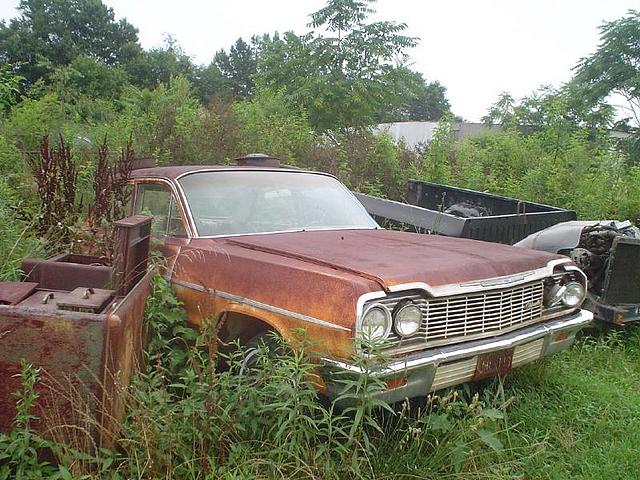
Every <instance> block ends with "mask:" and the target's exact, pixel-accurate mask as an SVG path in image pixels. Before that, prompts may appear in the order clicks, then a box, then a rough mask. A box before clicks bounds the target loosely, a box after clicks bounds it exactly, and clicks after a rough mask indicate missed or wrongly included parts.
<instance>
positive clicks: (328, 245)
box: [225, 230, 564, 290]
mask: <svg viewBox="0 0 640 480" xmlns="http://www.w3.org/2000/svg"><path fill="white" fill-rule="evenodd" d="M225 243H227V244H232V245H234V246H237V247H241V248H244V249H249V250H254V251H260V252H265V253H268V254H272V255H279V256H282V257H288V258H291V259H295V260H299V261H304V262H308V263H309V264H316V265H319V266H323V267H329V268H332V269H335V270H340V271H343V272H347V273H351V274H355V275H358V276H360V277H364V278H367V279H369V280H373V281H375V282H377V283H378V284H380V286H381V287H382V288H383V289H385V290H389V288H390V287H393V286H395V285H400V284H407V283H416V282H421V283H427V284H428V285H431V286H439V285H447V284H454V283H462V282H469V281H473V280H483V279H488V278H495V277H502V276H508V275H513V274H516V273H521V272H526V271H530V270H534V269H537V268H541V267H545V266H546V265H547V264H548V262H549V261H551V260H554V259H558V258H564V257H561V256H559V255H554V254H549V253H546V252H538V251H533V250H529V249H524V248H515V247H511V246H508V245H501V244H497V243H489V242H481V241H478V240H468V239H461V238H452V237H444V236H439V235H424V234H416V233H408V232H399V231H390V230H342V231H335V230H334V231H304V232H292V233H278V234H268V235H248V236H241V237H235V238H233V239H227V240H226V241H225Z"/></svg>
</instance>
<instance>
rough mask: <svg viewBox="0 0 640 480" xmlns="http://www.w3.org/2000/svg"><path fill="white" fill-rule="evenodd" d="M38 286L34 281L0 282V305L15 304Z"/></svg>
mask: <svg viewBox="0 0 640 480" xmlns="http://www.w3.org/2000/svg"><path fill="white" fill-rule="evenodd" d="M37 286H38V284H37V283H35V282H0V305H15V304H16V303H20V302H21V301H22V300H24V299H25V298H27V297H28V296H29V295H31V294H32V293H33V291H34V290H35V289H36V287H37Z"/></svg>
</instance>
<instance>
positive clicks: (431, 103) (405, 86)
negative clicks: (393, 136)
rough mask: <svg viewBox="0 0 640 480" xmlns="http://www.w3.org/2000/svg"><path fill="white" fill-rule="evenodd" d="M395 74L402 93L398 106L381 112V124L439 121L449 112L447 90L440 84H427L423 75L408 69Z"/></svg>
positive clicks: (403, 68) (404, 68)
mask: <svg viewBox="0 0 640 480" xmlns="http://www.w3.org/2000/svg"><path fill="white" fill-rule="evenodd" d="M395 74H396V80H395V81H396V82H397V85H398V90H399V93H400V97H399V101H398V105H397V106H396V107H395V108H391V109H385V110H383V111H381V112H379V115H380V116H379V118H378V120H379V121H380V122H381V123H385V122H406V121H438V120H440V119H441V118H442V116H443V115H445V114H446V113H447V112H449V110H450V108H451V105H450V104H449V100H447V97H446V92H447V89H446V87H445V86H444V85H442V84H441V83H440V82H438V81H435V82H427V81H426V80H425V78H424V76H423V75H422V74H421V73H418V72H413V71H411V70H409V69H407V68H406V67H401V68H398V69H396V71H395Z"/></svg>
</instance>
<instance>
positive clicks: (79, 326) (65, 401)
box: [0, 217, 153, 447]
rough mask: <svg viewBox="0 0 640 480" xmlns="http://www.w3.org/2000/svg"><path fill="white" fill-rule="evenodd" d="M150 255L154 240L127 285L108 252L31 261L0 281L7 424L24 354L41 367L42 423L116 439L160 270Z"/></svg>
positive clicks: (2, 412)
mask: <svg viewBox="0 0 640 480" xmlns="http://www.w3.org/2000/svg"><path fill="white" fill-rule="evenodd" d="M126 220H128V221H129V223H130V224H131V225H135V224H138V225H147V224H148V222H149V221H150V219H148V218H147V217H141V218H134V219H126ZM128 230H131V228H128ZM117 237H118V238H119V240H120V241H119V242H118V244H119V245H123V246H124V245H129V243H128V242H127V241H124V240H122V238H121V231H118V232H117ZM145 248H146V250H145ZM119 253H122V252H119ZM124 256H125V255H123V257H124ZM147 257H148V242H147V243H146V246H145V244H144V243H143V244H142V248H141V249H140V250H138V251H137V252H136V259H137V261H138V264H140V265H143V266H144V270H139V271H138V275H136V276H132V277H131V279H132V281H131V282H128V283H126V284H124V283H114V279H124V278H126V275H125V272H122V271H119V272H117V273H114V267H112V266H110V265H106V264H105V262H104V259H100V258H97V257H89V256H82V255H71V254H65V255H61V256H57V257H53V258H50V259H47V260H26V261H25V262H24V263H23V269H24V270H25V274H26V280H27V281H25V282H0V431H6V430H8V429H10V428H11V424H12V422H13V419H14V417H15V401H16V397H15V395H14V393H15V392H16V391H18V390H19V389H20V379H19V378H18V377H17V376H16V374H18V373H19V371H20V362H21V361H22V360H25V361H26V362H28V363H30V364H32V365H33V366H34V367H38V368H40V369H41V372H42V373H41V381H40V383H39V384H38V386H37V389H38V392H39V394H40V398H39V399H38V403H37V405H36V409H35V412H33V413H34V414H35V415H37V416H38V417H39V418H40V419H39V420H38V422H36V424H35V426H36V428H40V429H42V430H43V431H46V432H47V433H48V434H50V435H52V436H57V437H58V438H66V437H68V436H72V437H74V440H73V442H74V443H75V444H78V441H77V440H78V436H79V435H80V434H79V433H78V432H86V433H87V434H88V435H87V436H88V437H90V438H86V439H85V440H86V442H85V445H91V444H92V443H95V444H97V445H102V446H107V447H108V446H110V445H111V444H112V442H113V440H114V437H115V435H116V434H117V427H118V424H119V422H120V420H121V419H122V417H123V414H124V406H125V394H126V393H125V392H126V389H125V388H122V387H123V386H126V385H128V383H129V381H130V378H131V375H132V374H133V372H134V368H135V366H136V364H137V362H139V361H140V360H141V358H140V355H141V353H142V347H143V318H144V308H145V303H146V299H147V296H148V294H149V289H150V281H151V277H152V275H153V272H151V271H148V270H147V269H146V263H147ZM115 268H123V267H122V266H116V267H115Z"/></svg>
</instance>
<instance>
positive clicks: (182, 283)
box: [171, 280, 351, 332]
mask: <svg viewBox="0 0 640 480" xmlns="http://www.w3.org/2000/svg"><path fill="white" fill-rule="evenodd" d="M171 283H175V284H176V285H180V286H182V287H185V288H189V289H191V290H196V291H198V292H203V293H207V294H209V295H217V296H218V297H220V298H224V299H226V300H231V301H233V302H238V303H243V304H245V305H249V306H251V307H255V308H259V309H261V310H265V311H267V312H271V313H277V314H278V315H284V316H287V317H291V318H295V319H296V320H301V321H303V322H307V323H313V324H315V325H320V326H321V327H325V328H331V329H333V330H343V331H346V332H351V329H350V328H347V327H342V326H340V325H335V324H333V323H330V322H327V321H324V320H320V319H319V318H315V317H310V316H308V315H304V314H302V313H297V312H292V311H291V310H286V309H284V308H280V307H276V306H273V305H269V304H267V303H262V302H257V301H256V300H251V299H250V298H246V297H242V296H240V295H234V294H233V293H228V292H223V291H222V290H213V289H211V288H207V287H204V286H202V285H198V284H195V283H191V282H187V281H184V280H172V282H171Z"/></svg>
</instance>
